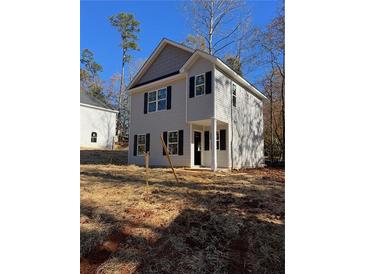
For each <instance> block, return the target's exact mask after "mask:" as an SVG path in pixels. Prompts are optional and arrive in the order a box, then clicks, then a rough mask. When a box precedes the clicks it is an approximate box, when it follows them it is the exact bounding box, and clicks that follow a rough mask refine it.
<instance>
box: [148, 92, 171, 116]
mask: <svg viewBox="0 0 365 274" xmlns="http://www.w3.org/2000/svg"><path fill="white" fill-rule="evenodd" d="M166 107H167V89H166V88H162V89H159V90H158V91H157V90H155V91H151V92H149V93H148V112H155V111H160V110H166Z"/></svg>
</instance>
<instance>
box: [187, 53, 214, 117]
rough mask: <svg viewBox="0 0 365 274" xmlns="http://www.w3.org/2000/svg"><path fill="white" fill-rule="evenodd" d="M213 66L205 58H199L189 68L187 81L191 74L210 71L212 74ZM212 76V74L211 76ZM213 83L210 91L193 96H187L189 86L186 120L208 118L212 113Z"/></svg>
mask: <svg viewBox="0 0 365 274" xmlns="http://www.w3.org/2000/svg"><path fill="white" fill-rule="evenodd" d="M213 69H214V66H213V64H212V63H211V62H209V61H208V60H206V59H203V58H199V59H198V60H196V62H195V63H194V64H193V65H192V67H191V68H190V69H189V73H188V80H187V81H188V83H189V79H190V77H191V76H195V75H198V74H202V73H206V72H208V71H211V72H212V75H213ZM212 77H213V76H212ZM213 92H214V84H212V92H211V93H210V94H204V95H200V96H194V97H193V98H189V87H188V90H187V94H188V106H187V110H188V111H187V119H188V121H196V120H204V119H210V118H211V117H213V115H214V101H213V98H214V97H213Z"/></svg>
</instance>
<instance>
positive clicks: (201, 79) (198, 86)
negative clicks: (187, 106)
mask: <svg viewBox="0 0 365 274" xmlns="http://www.w3.org/2000/svg"><path fill="white" fill-rule="evenodd" d="M204 94H205V74H204V73H202V74H200V75H196V76H195V96H199V95H204Z"/></svg>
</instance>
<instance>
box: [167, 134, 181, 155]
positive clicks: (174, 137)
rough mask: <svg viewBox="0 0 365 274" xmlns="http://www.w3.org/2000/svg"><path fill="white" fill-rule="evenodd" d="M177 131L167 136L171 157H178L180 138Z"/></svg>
mask: <svg viewBox="0 0 365 274" xmlns="http://www.w3.org/2000/svg"><path fill="white" fill-rule="evenodd" d="M178 136H179V135H178V132H177V131H169V132H168V135H167V148H168V150H169V154H170V155H177V150H178V143H179V140H178V139H179V137H178Z"/></svg>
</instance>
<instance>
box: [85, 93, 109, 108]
mask: <svg viewBox="0 0 365 274" xmlns="http://www.w3.org/2000/svg"><path fill="white" fill-rule="evenodd" d="M80 104H84V105H89V106H94V107H98V108H103V109H108V110H114V111H115V109H113V108H112V107H110V106H108V105H107V104H105V103H104V102H102V101H100V100H99V99H97V98H95V97H94V96H91V95H89V94H87V93H86V92H84V91H81V92H80Z"/></svg>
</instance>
